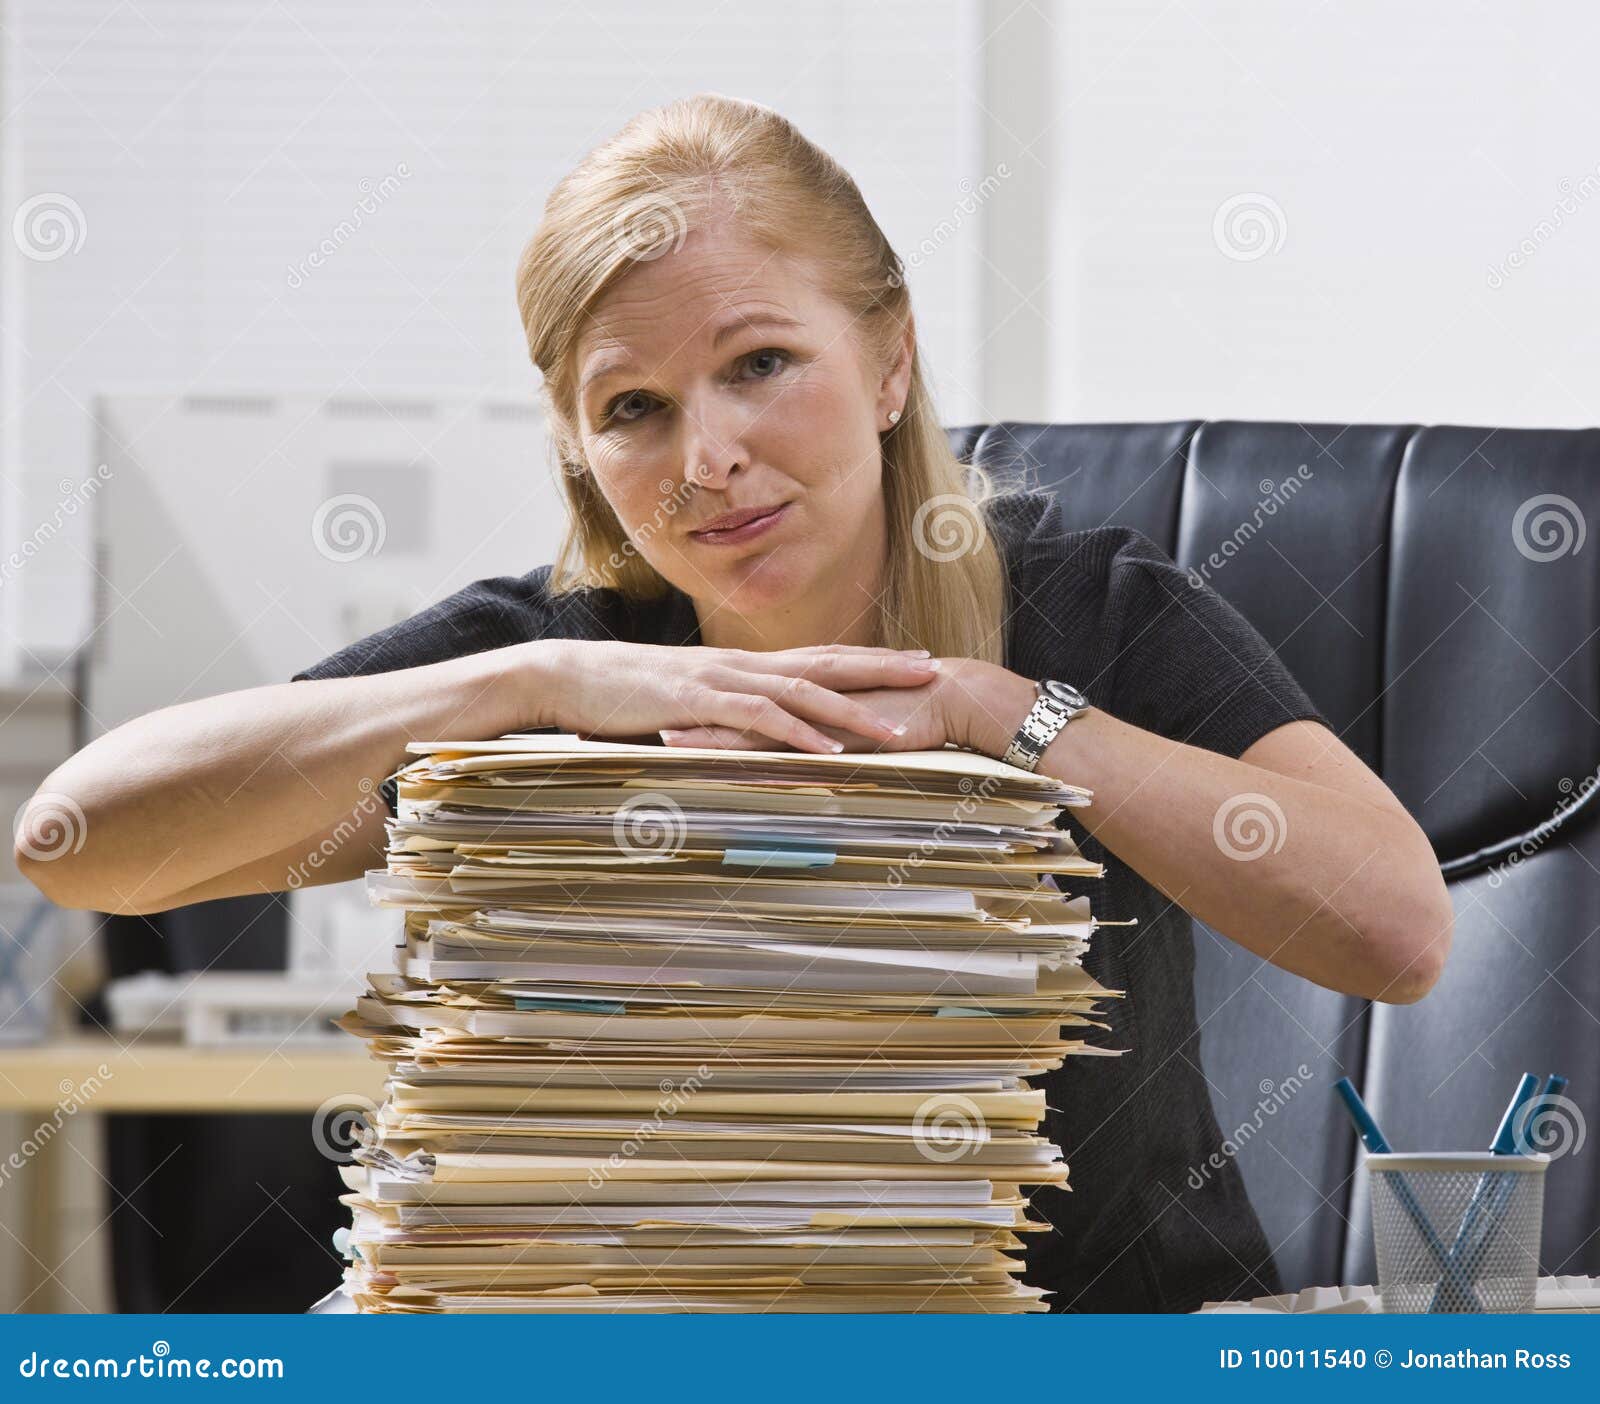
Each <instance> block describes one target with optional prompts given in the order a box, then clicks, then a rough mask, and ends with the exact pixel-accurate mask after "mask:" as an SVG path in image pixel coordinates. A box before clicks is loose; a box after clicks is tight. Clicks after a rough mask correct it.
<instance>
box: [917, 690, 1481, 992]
mask: <svg viewBox="0 0 1600 1404" xmlns="http://www.w3.org/2000/svg"><path fill="white" fill-rule="evenodd" d="M946 667H947V668H950V669H951V670H952V676H951V677H950V678H949V679H948V681H947V682H946V684H945V687H944V689H943V692H944V694H945V696H944V702H943V706H944V709H945V712H946V715H947V717H948V718H949V726H950V731H951V739H952V740H955V741H956V742H957V744H959V745H962V746H966V747H969V748H970V749H973V750H978V751H982V752H984V753H985V754H987V755H991V756H996V757H999V756H1001V755H1003V754H1004V752H1005V749H1006V747H1007V746H1008V745H1009V744H1010V741H1011V738H1012V736H1014V735H1015V734H1016V730H1017V727H1018V726H1020V725H1021V722H1022V718H1023V717H1025V716H1026V715H1027V713H1028V709H1029V708H1030V707H1031V706H1032V705H1033V699H1034V685H1033V683H1032V682H1031V681H1030V680H1028V679H1026V678H1023V677H1020V676H1018V675H1017V674H1015V673H1012V672H1010V671H1009V670H1007V669H1004V668H997V667H995V666H994V665H992V664H986V663H975V662H972V661H971V660H946ZM1038 769H1039V771H1040V772H1042V773H1044V774H1048V775H1053V776H1055V777H1056V778H1058V779H1062V780H1066V781H1069V782H1070V783H1072V784H1075V785H1083V786H1086V787H1087V788H1089V789H1091V790H1093V791H1094V803H1093V804H1092V805H1089V806H1088V807H1086V808H1084V809H1079V810H1074V811H1073V818H1074V821H1075V822H1077V823H1080V824H1082V826H1083V827H1084V828H1085V829H1087V830H1088V831H1089V833H1091V834H1093V835H1094V837H1095V838H1096V839H1097V840H1098V841H1099V842H1100V843H1102V844H1103V845H1104V846H1105V847H1106V848H1107V849H1109V850H1110V851H1111V852H1113V853H1115V854H1116V855H1117V857H1118V858H1120V859H1121V860H1122V861H1123V862H1125V863H1126V864H1127V865H1128V866H1129V867H1130V868H1132V869H1133V870H1134V871H1135V872H1137V873H1139V874H1140V875H1141V876H1142V877H1144V878H1145V879H1146V881H1148V882H1149V883H1150V884H1151V885H1152V886H1154V887H1156V888H1157V889H1159V890H1160V891H1161V892H1163V893H1165V894H1166V895H1167V896H1168V897H1170V898H1171V899H1172V900H1173V901H1174V902H1177V903H1178V904H1180V905H1181V906H1182V907H1184V908H1185V909H1186V910H1187V911H1189V912H1190V913H1191V914H1192V915H1194V916H1196V917H1198V918H1199V919H1200V920H1201V921H1203V922H1205V923H1206V924H1207V925H1208V926H1210V927H1212V928H1214V929H1215V930H1217V931H1219V932H1221V933H1222V934H1223V935H1225V936H1228V937H1231V938H1232V939H1233V940H1235V941H1237V942H1238V943H1239V944H1240V945H1242V946H1244V947H1246V948H1247V949H1248V950H1251V951H1254V952H1255V953H1256V954H1257V955H1259V956H1261V957H1262V958H1263V959H1265V960H1268V961H1271V962H1272V964H1274V965H1279V966H1282V967H1283V968H1284V969H1285V970H1290V971H1293V972H1294V973H1295V974H1297V975H1302V976H1304V977H1305V978H1306V979H1308V980H1313V981H1315V982H1316V983H1317V984H1319V985H1324V986H1326V987H1328V988H1329V989H1334V990H1339V991H1341V992H1343V993H1345V994H1352V995H1359V996H1360V997H1362V998H1364V999H1375V1000H1384V1001H1387V1002H1389V1003H1392V1004H1410V1003H1413V1002H1414V1001H1416V1000H1418V999H1421V998H1422V996H1423V995H1425V994H1426V993H1427V992H1428V991H1429V990H1430V989H1431V988H1432V987H1433V985H1434V983H1435V982H1436V981H1437V980H1438V978H1439V975H1440V973H1441V972H1442V971H1443V969H1444V963H1445V957H1446V956H1447V955H1448V953H1449V950H1450V940H1451V933H1452V928H1453V925H1454V913H1453V910H1452V908H1451V904H1450V896H1449V893H1448V892H1447V891H1446V889H1445V884H1444V879H1443V877H1442V876H1441V875H1440V872H1439V865H1438V861H1437V859H1436V858H1435V856H1434V852H1433V847H1432V845H1431V844H1430V843H1429V842H1428V839H1427V836H1426V835H1425V834H1424V833H1423V832H1422V830H1421V828H1420V827H1419V826H1418V824H1417V822H1416V821H1415V820H1414V819H1413V818H1412V817H1411V816H1410V815H1409V814H1408V813H1407V812H1406V811H1405V809H1404V807H1403V806H1402V805H1401V804H1400V802H1399V800H1397V799H1396V798H1395V797H1394V795H1393V793H1392V792H1391V791H1390V790H1389V788H1388V786H1386V785H1385V784H1384V783H1383V781H1382V780H1381V779H1380V778H1379V777H1378V776H1377V775H1375V774H1373V772H1372V771H1371V770H1369V769H1368V768H1367V766H1366V765H1364V764H1363V763H1362V761H1361V760H1360V758H1359V757H1357V756H1356V755H1355V754H1354V753H1353V752H1352V751H1351V750H1350V749H1349V748H1348V747H1347V746H1345V744H1344V743H1343V742H1342V741H1340V740H1339V738H1338V737H1337V736H1335V735H1334V734H1333V733H1332V732H1331V731H1329V730H1328V728H1327V727H1325V726H1322V725H1321V724H1320V723H1317V722H1310V721H1296V722H1290V723H1287V724H1286V725H1284V726H1281V727H1278V728H1276V729H1275V730H1273V731H1271V732H1269V733H1267V734H1266V735H1265V736H1263V737H1261V738H1260V740H1258V741H1257V742H1255V744H1253V745H1252V746H1251V747H1250V748H1249V749H1248V750H1247V751H1245V753H1244V754H1243V755H1242V756H1241V757H1240V758H1239V759H1238V760H1233V759H1230V758H1229V757H1227V756H1223V755H1219V754H1217V753H1216V752H1215V751H1207V750H1203V749H1201V748H1199V747H1196V746H1187V745H1184V744H1182V743H1181V742H1177V741H1170V740H1168V739H1167V738H1165V737H1163V736H1159V735H1157V734H1155V733H1153V732H1150V731H1145V730H1143V729H1141V728H1139V727H1136V726H1131V725H1129V724H1128V723H1126V722H1122V721H1119V720H1118V719H1117V718H1115V717H1113V716H1111V715H1110V714H1109V713H1106V712H1103V711H1101V710H1100V709H1099V708H1095V707H1091V708H1089V709H1088V710H1086V711H1085V712H1083V713H1082V714H1081V715H1079V716H1078V717H1076V718H1074V719H1073V720H1072V721H1070V722H1068V723H1067V725H1066V726H1065V727H1064V728H1063V729H1062V730H1061V732H1060V733H1059V734H1058V735H1057V736H1056V738H1055V740H1054V741H1052V742H1051V743H1050V746H1049V748H1048V749H1047V750H1046V751H1045V753H1044V755H1043V757H1042V758H1041V759H1040V762H1039V765H1038Z"/></svg>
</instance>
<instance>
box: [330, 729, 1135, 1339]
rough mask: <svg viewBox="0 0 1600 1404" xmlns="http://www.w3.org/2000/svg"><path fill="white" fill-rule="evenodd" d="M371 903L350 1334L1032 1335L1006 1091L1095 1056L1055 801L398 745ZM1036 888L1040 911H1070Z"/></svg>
mask: <svg viewBox="0 0 1600 1404" xmlns="http://www.w3.org/2000/svg"><path fill="white" fill-rule="evenodd" d="M408 752H409V754H412V755H415V756H418V757H419V759H417V760H415V761H413V762H410V763H408V764H407V765H405V766H404V767H402V768H401V769H400V770H399V771H398V772H397V775H398V794H399V813H398V817H397V818H395V819H392V820H390V821H389V833H388V853H387V867H386V868H385V869H383V870H378V871H374V872H371V873H369V874H368V877H367V882H368V893H369V896H370V898H371V900H372V901H373V902H374V903H376V904H378V905H383V906H395V907H400V908H403V909H404V913H405V915H404V932H403V940H402V943H401V946H400V949H399V950H398V951H397V960H396V965H397V968H396V970H395V971H394V972H392V973H378V974H373V975H371V976H369V989H368V991H367V993H366V994H365V995H364V996H363V997H362V998H361V999H360V1000H359V1001H358V1005H357V1008H356V1010H355V1011H354V1012H353V1013H351V1014H348V1015H346V1016H345V1018H344V1019H343V1020H342V1021H341V1022H342V1026H343V1027H344V1028H345V1029H347V1030H348V1031H349V1032H351V1033H354V1034H357V1035H359V1036H360V1037H362V1038H364V1039H366V1040H367V1041H368V1043H369V1046H370V1048H371V1051H372V1053H373V1055H374V1056H375V1057H376V1058H378V1059H380V1060H383V1061H385V1062H387V1064H388V1065H389V1078H388V1081H387V1083H386V1091H385V1097H384V1100H383V1102H382V1104H381V1105H380V1106H379V1107H378V1108H377V1109H376V1111H375V1112H374V1113H373V1115H372V1117H371V1118H370V1124H369V1125H368V1126H367V1127H366V1128H365V1129H364V1130H363V1132H362V1133H361V1138H360V1145H359V1147H358V1148H357V1150H356V1152H355V1163H353V1164H351V1165H348V1166H345V1167H344V1168H343V1172H342V1173H343V1174H344V1177H345V1182H346V1185H347V1188H348V1190H349V1193H348V1194H346V1195H345V1196H344V1198H343V1202H344V1203H346V1204H347V1205H349V1206H350V1208H351V1211H352V1224H351V1227H350V1229H349V1231H348V1233H347V1234H345V1235H344V1243H345V1250H346V1254H347V1256H348V1257H349V1265H348V1267H347V1269H346V1273H345V1284H346V1290H347V1291H348V1292H349V1294H350V1295H351V1297H352V1298H353V1299H354V1301H355V1304H356V1307H357V1309H358V1310H360V1311H370V1312H436V1311H444V1312H532V1311H563V1312H567V1311H600V1312H615V1311H627V1312H641V1311H720V1312H728V1311H751V1312H762V1311H779V1312H799V1311H808V1312H809V1311H820V1312H838V1311H844V1312H858V1311H861V1312H865V1311H894V1312H904V1311H941V1312H944V1311H948V1312H1017V1311H1036V1310H1043V1309H1045V1303H1044V1302H1043V1301H1042V1300H1041V1298H1042V1293H1041V1292H1040V1291H1039V1290H1038V1289H1035V1288H1033V1287H1030V1286H1027V1285H1025V1284H1023V1283H1022V1282H1021V1281H1020V1280H1019V1279H1020V1274H1021V1271H1022V1264H1021V1260H1020V1258H1019V1257H1018V1256H1016V1251H1017V1250H1018V1249H1019V1248H1020V1247H1021V1245H1022V1241H1023V1240H1022V1239H1021V1238H1019V1237H1018V1234H1019V1233H1024V1232H1030V1231H1040V1230H1047V1228H1048V1226H1047V1225H1044V1224H1042V1223H1041V1222H1039V1221H1038V1220H1036V1219H1034V1218H1031V1217H1029V1215H1028V1214H1027V1212H1026V1210H1027V1198H1026V1193H1027V1190H1028V1188H1029V1187H1032V1186H1036V1185H1059V1186H1065V1185H1066V1183H1067V1170H1068V1168H1067V1166H1066V1165H1065V1164H1063V1163H1062V1160H1061V1157H1060V1152H1059V1151H1058V1149H1057V1148H1056V1147H1055V1146H1054V1145H1052V1144H1051V1143H1050V1142H1049V1141H1048V1140H1046V1139H1045V1138H1044V1137H1042V1136H1041V1135H1039V1134H1038V1127H1039V1124H1040V1122H1041V1120H1042V1118H1043V1115H1044V1111H1045V1104H1044V1095H1045V1094H1044V1092H1043V1091H1041V1090H1038V1089H1036V1088H1034V1087H1032V1086H1030V1085H1029V1084H1028V1083H1027V1082H1026V1081H1025V1080H1024V1079H1026V1078H1029V1077H1036V1076H1037V1075H1038V1074H1041V1073H1044V1072H1047V1071H1049V1070H1050V1069H1053V1068H1058V1067H1060V1066H1061V1064H1062V1061H1063V1059H1064V1058H1065V1057H1067V1056H1068V1055H1071V1054H1102V1055H1106V1054H1115V1053H1116V1052H1120V1051H1121V1050H1112V1049H1105V1048H1101V1047H1097V1046H1095V1045H1093V1044H1092V1043H1090V1042H1089V1041H1088V1039H1089V1037H1091V1036H1092V1035H1090V1034H1089V1030H1090V1029H1091V1028H1105V1027H1106V1025H1105V1024H1104V1023H1102V1022H1100V1021H1097V1020H1096V1019H1095V1017H1094V1015H1095V1014H1096V1012H1097V1003H1098V1001H1100V1000H1103V999H1105V998H1108V997H1116V996H1118V995H1119V994H1120V993H1121V992H1120V991H1115V990H1107V989H1105V988H1103V987H1102V986H1100V985H1099V984H1097V983H1096V982H1095V980H1094V979H1092V978H1091V977H1090V976H1089V974H1088V973H1087V972H1086V971H1085V970H1084V969H1083V967H1082V964H1081V957H1082V955H1083V953H1084V951H1085V950H1086V949H1087V948H1088V943H1089V939H1090V935H1091V933H1092V931H1093V930H1094V929H1095V927H1096V926H1097V925H1100V924H1102V923H1099V922H1097V921H1096V920H1095V919H1094V918H1093V917H1092V916H1091V914H1090V909H1089V901H1088V898H1087V897H1084V896H1081V895H1079V894H1077V893H1076V892H1075V891H1074V890H1073V889H1074V888H1075V887H1076V886H1077V882H1076V880H1078V879H1087V878H1093V877H1098V876H1100V875H1101V873H1102V869H1101V867H1100V865H1098V864H1096V863H1093V862H1090V861H1088V860H1086V859H1085V858H1084V856H1083V855H1082V854H1081V853H1080V852H1079V850H1078V848H1077V846H1076V844H1075V843H1074V842H1073V839H1072V836H1071V834H1070V833H1069V832H1067V831H1066V830H1065V829H1064V828H1063V827H1061V826H1059V825H1058V823H1057V822H1056V821H1057V820H1059V819H1060V817H1061V816H1062V813H1063V811H1064V810H1065V809H1067V808H1069V807H1073V806H1078V805H1083V804H1087V803H1088V802H1089V799H1090V794H1089V792H1088V791H1087V790H1084V789H1082V788H1081V787H1077V786H1073V785H1069V784H1065V783H1063V782H1061V781H1059V780H1056V779H1054V778H1052V777H1049V776H1045V775H1039V774H1033V773H1030V772H1028V771H1024V770H1020V769H1017V768H1015V767H1012V766H1008V765H1004V764H1002V763H1000V762H997V761H994V760H991V759H989V758H988V757H985V756H981V755H976V754H974V753H971V752H967V751H961V750H957V749H954V748H946V749H944V750H940V751H916V752H873V753H866V754H852V753H845V754H841V755H816V754H810V753H805V752H799V751H739V750H714V749H690V748H678V747H672V748H667V747H660V746H649V745H632V744H624V743H610V742H602V741H591V740H580V739H578V738H576V737H574V736H571V735H568V734H564V733H557V734H550V733H530V734H522V735H512V736H506V737H501V738H499V739H497V740H492V741H479V742H459V743H457V742H445V741H439V742H417V743H413V744H412V745H411V746H410V747H409V748H408ZM1058 884H1059V885H1058Z"/></svg>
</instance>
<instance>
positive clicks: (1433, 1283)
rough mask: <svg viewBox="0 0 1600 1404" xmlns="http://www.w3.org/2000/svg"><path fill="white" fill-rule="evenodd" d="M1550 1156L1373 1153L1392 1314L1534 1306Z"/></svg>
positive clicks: (1385, 1292)
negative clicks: (1546, 1176)
mask: <svg viewBox="0 0 1600 1404" xmlns="http://www.w3.org/2000/svg"><path fill="white" fill-rule="evenodd" d="M1549 1163H1550V1157H1549V1156H1548V1155H1546V1154H1542V1153H1541V1154H1538V1155H1496V1154H1494V1153H1493V1152H1490V1151H1443V1152H1439V1151H1436V1152H1432V1153H1425V1154H1415V1155H1396V1154H1393V1153H1389V1154H1378V1155H1368V1156H1367V1169H1368V1171H1370V1172H1371V1179H1372V1237H1373V1246H1374V1247H1375V1249H1376V1251H1377V1257H1378V1293H1379V1295H1380V1297H1381V1298H1382V1300H1383V1309H1384V1311H1386V1312H1428V1311H1434V1312H1485V1311H1496V1312H1499V1311H1513V1312H1518V1311H1532V1310H1533V1307H1534V1293H1535V1291H1536V1289H1537V1287H1538V1281H1539V1239H1540V1234H1541V1231H1542V1229H1543V1225H1544V1172H1545V1168H1546V1167H1547V1166H1548V1165H1549ZM1458 1225H1460V1226H1461V1227H1460V1230H1459V1231H1458V1230H1457V1226H1458ZM1442 1243H1444V1244H1448V1245H1449V1246H1448V1247H1443V1248H1442V1246H1441V1245H1442Z"/></svg>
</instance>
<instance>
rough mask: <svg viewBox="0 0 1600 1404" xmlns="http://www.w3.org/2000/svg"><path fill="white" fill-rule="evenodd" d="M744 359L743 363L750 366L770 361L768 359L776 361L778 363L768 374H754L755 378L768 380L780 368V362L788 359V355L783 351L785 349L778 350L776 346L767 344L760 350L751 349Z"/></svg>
mask: <svg viewBox="0 0 1600 1404" xmlns="http://www.w3.org/2000/svg"><path fill="white" fill-rule="evenodd" d="M744 359H745V364H746V365H749V366H752V367H753V366H755V365H756V364H757V363H759V362H770V361H776V362H778V363H779V364H778V365H776V366H774V367H773V370H772V373H771V374H770V375H757V376H756V379H757V380H770V379H771V378H772V376H773V375H776V374H777V373H778V370H779V369H781V367H782V364H783V363H785V362H787V361H788V359H789V356H788V353H787V352H785V351H779V350H778V349H777V348H776V347H772V346H768V347H764V348H763V349H762V350H760V351H752V352H751V353H750V354H749V355H748V356H746V357H745V358H744Z"/></svg>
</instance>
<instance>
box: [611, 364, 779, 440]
mask: <svg viewBox="0 0 1600 1404" xmlns="http://www.w3.org/2000/svg"><path fill="white" fill-rule="evenodd" d="M789 360H790V357H789V353H788V352H787V351H780V350H779V349H778V348H777V347H775V346H768V347H764V348H763V349H762V350H760V351H752V352H751V353H750V354H749V355H748V356H746V357H744V364H745V365H746V366H747V367H750V368H751V369H752V370H754V371H755V375H754V376H753V379H756V380H771V379H772V377H773V376H775V375H777V373H778V372H779V371H780V370H782V369H783V368H784V366H786V365H787V364H788V363H789ZM630 407H631V410H630ZM649 409H650V396H649V395H647V394H645V392H644V391H643V390H633V391H630V392H629V393H628V394H626V395H619V396H618V397H617V398H616V399H615V400H613V401H612V402H611V403H610V404H609V405H608V406H606V409H605V412H604V414H603V415H602V417H601V420H600V427H601V428H602V429H603V428H606V427H608V426H609V425H612V424H637V423H638V422H639V421H640V420H641V419H643V418H644V417H645V415H646V414H647V413H648V412H649Z"/></svg>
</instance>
